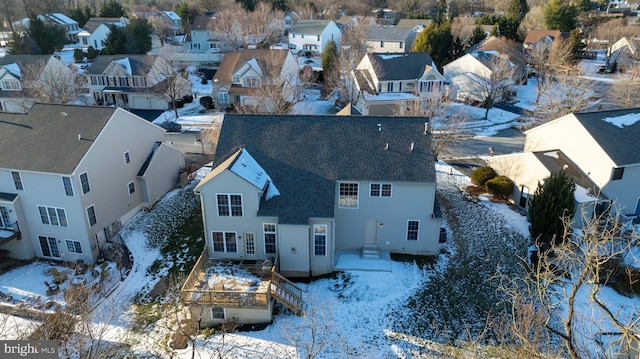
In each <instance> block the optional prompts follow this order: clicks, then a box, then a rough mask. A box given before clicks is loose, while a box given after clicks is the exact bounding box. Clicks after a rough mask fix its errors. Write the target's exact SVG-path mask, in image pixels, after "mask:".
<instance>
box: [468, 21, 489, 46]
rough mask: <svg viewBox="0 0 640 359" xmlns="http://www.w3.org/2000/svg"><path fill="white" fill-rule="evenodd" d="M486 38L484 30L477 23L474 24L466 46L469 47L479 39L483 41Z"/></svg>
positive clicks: (477, 42)
mask: <svg viewBox="0 0 640 359" xmlns="http://www.w3.org/2000/svg"><path fill="white" fill-rule="evenodd" d="M486 38H487V34H486V33H485V32H484V30H483V29H482V27H480V25H478V26H476V28H475V29H473V32H472V33H471V37H469V40H468V42H467V46H468V47H470V46H473V45H475V44H479V43H480V42H481V41H483V40H484V39H486Z"/></svg>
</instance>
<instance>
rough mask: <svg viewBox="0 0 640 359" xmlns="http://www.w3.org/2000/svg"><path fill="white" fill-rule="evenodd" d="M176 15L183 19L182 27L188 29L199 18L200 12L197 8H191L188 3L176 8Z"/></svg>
mask: <svg viewBox="0 0 640 359" xmlns="http://www.w3.org/2000/svg"><path fill="white" fill-rule="evenodd" d="M175 11H176V14H178V16H180V19H182V27H183V28H186V27H187V25H189V24H191V23H192V22H193V19H194V18H195V17H196V16H198V10H197V9H196V8H195V7H190V6H189V4H187V3H186V2H183V3H181V4H180V5H178V6H176V10H175Z"/></svg>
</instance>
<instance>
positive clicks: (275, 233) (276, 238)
mask: <svg viewBox="0 0 640 359" xmlns="http://www.w3.org/2000/svg"><path fill="white" fill-rule="evenodd" d="M266 225H273V232H267V231H265V230H264V227H265V226H266ZM267 234H273V235H274V243H273V245H274V246H275V253H267V236H266V235H267ZM262 244H263V245H264V247H263V249H262V250H263V252H264V254H265V255H266V256H268V255H277V254H278V225H277V224H276V223H269V222H265V223H262Z"/></svg>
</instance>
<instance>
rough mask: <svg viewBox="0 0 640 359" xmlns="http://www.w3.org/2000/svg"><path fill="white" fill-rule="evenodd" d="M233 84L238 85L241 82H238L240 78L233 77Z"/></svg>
mask: <svg viewBox="0 0 640 359" xmlns="http://www.w3.org/2000/svg"><path fill="white" fill-rule="evenodd" d="M233 83H234V84H240V83H242V81H241V80H240V76H238V75H233Z"/></svg>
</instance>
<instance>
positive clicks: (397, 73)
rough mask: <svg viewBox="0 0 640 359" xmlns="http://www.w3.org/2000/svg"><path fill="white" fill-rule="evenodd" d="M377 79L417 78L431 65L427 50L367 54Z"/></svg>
mask: <svg viewBox="0 0 640 359" xmlns="http://www.w3.org/2000/svg"><path fill="white" fill-rule="evenodd" d="M367 56H369V58H370V59H371V63H372V64H373V68H374V70H375V71H376V75H377V76H378V80H379V81H394V80H409V79H418V78H420V77H421V76H422V75H423V74H424V72H425V66H427V65H428V66H433V59H431V55H429V53H428V52H407V53H404V52H400V53H388V54H368V55H367Z"/></svg>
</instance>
